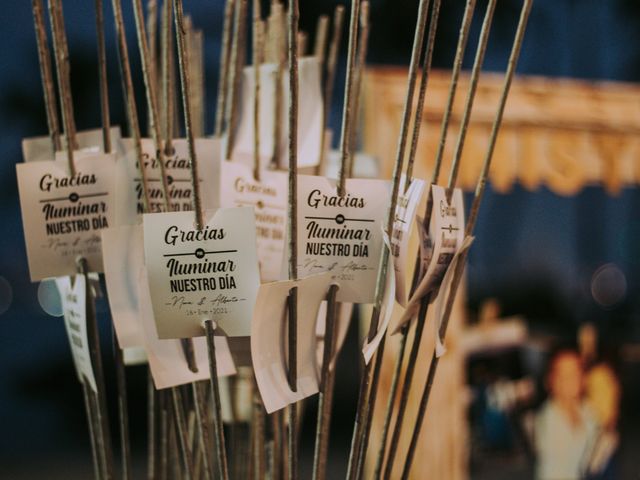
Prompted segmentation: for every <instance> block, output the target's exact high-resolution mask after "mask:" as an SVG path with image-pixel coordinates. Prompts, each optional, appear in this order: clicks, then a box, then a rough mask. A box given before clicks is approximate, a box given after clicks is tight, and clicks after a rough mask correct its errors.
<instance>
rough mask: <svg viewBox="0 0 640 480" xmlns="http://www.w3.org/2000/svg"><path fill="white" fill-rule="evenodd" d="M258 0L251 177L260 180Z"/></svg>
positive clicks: (260, 41) (255, 9)
mask: <svg viewBox="0 0 640 480" xmlns="http://www.w3.org/2000/svg"><path fill="white" fill-rule="evenodd" d="M262 44H263V38H262V15H261V13H260V0H253V82H254V85H253V178H254V179H255V180H256V181H258V182H259V181H260V66H261V64H262Z"/></svg>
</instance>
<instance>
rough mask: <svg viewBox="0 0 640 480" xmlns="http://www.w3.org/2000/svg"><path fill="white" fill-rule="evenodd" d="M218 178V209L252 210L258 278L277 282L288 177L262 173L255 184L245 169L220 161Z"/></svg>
mask: <svg viewBox="0 0 640 480" xmlns="http://www.w3.org/2000/svg"><path fill="white" fill-rule="evenodd" d="M220 179H221V182H220V206H221V207H247V206H250V207H253V208H254V209H255V217H256V235H257V240H258V260H259V262H260V278H261V280H262V281H263V282H272V281H275V280H278V279H279V277H280V270H281V266H282V257H283V254H284V250H285V243H284V237H285V233H286V228H287V194H288V184H287V174H286V173H284V172H277V171H267V170H265V171H263V172H261V173H260V182H257V181H256V180H255V179H254V178H253V173H252V171H251V170H250V169H249V168H248V167H247V166H245V165H243V164H240V163H235V162H222V167H221V175H220Z"/></svg>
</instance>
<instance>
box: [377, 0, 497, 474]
mask: <svg viewBox="0 0 640 480" xmlns="http://www.w3.org/2000/svg"><path fill="white" fill-rule="evenodd" d="M495 3H496V2H495V0H490V1H489V4H488V6H487V10H486V14H485V18H484V21H483V24H482V29H481V32H480V40H479V42H478V48H477V51H476V56H475V60H474V65H473V69H472V81H471V86H470V88H469V92H468V94H467V100H466V102H465V107H464V119H465V122H464V123H463V125H462V126H461V129H460V133H459V136H458V142H457V146H456V152H458V153H457V154H456V156H455V158H454V166H453V167H452V170H455V169H456V168H457V164H458V163H459V161H460V155H459V152H461V151H462V146H463V145H464V140H465V132H466V128H467V125H468V121H469V118H470V116H471V110H472V108H473V100H474V98H475V93H476V86H477V82H478V78H479V76H480V71H481V69H482V63H483V60H484V53H485V51H486V46H487V41H488V38H489V32H490V30H491V22H492V19H493V13H494V11H495ZM467 18H468V17H466V18H465V20H466V19H467ZM463 29H466V30H463V31H462V32H461V37H462V36H468V29H469V26H468V23H467V22H466V21H463ZM461 56H462V54H461ZM453 186H454V185H451V188H453ZM430 213H431V212H429V216H430ZM429 299H430V297H429V298H423V299H422V300H421V302H420V308H419V311H418V318H417V322H416V331H415V336H414V339H413V345H412V347H411V352H410V354H409V360H408V364H407V371H406V374H405V380H404V384H403V388H402V394H401V397H400V404H399V406H398V413H397V416H396V425H395V428H394V430H393V435H392V437H391V443H390V445H389V454H388V459H387V465H386V468H385V476H389V475H391V471H392V469H393V463H394V460H395V456H396V454H397V450H398V444H399V440H400V434H401V431H402V427H403V422H404V415H405V412H406V406H407V403H408V400H409V392H410V389H411V385H412V382H413V375H414V371H415V365H416V362H417V358H418V353H419V350H420V345H421V339H422V332H423V329H424V325H425V322H426V315H427V310H428V305H429Z"/></svg>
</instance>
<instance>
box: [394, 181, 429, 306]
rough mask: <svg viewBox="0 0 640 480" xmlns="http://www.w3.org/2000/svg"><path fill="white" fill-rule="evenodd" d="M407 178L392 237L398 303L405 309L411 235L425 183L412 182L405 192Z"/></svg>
mask: <svg viewBox="0 0 640 480" xmlns="http://www.w3.org/2000/svg"><path fill="white" fill-rule="evenodd" d="M405 183H406V177H405V176H404V175H403V176H402V178H401V179H400V192H404V193H403V194H402V195H399V196H398V204H397V206H396V219H395V221H394V223H393V235H391V254H392V255H393V267H394V269H395V274H396V301H397V302H398V303H399V304H400V305H402V306H403V307H404V306H406V304H407V300H408V298H407V296H408V294H409V292H408V291H407V286H406V284H405V282H406V277H407V266H408V259H407V253H408V250H409V234H410V232H411V226H412V224H413V218H414V216H415V214H416V209H417V208H418V205H419V204H420V200H421V199H422V193H423V192H424V187H425V182H424V180H420V179H418V178H414V179H412V180H411V184H410V185H409V189H408V190H407V191H406V192H405Z"/></svg>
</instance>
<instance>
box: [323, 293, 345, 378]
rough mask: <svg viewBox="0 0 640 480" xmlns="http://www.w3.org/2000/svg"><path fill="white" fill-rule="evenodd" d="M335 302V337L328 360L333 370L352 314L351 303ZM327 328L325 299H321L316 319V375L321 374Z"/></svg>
mask: <svg viewBox="0 0 640 480" xmlns="http://www.w3.org/2000/svg"><path fill="white" fill-rule="evenodd" d="M336 303H337V310H338V311H337V315H336V322H337V326H336V328H335V331H336V338H335V345H334V350H333V355H332V357H331V361H330V362H329V368H330V369H331V370H333V367H334V366H335V362H336V358H337V357H338V353H340V350H342V345H343V344H344V340H345V339H346V338H347V332H348V330H349V324H350V322H351V316H352V314H353V303H340V302H336ZM326 328H327V301H326V300H325V301H323V302H322V303H320V308H319V309H318V319H317V320H316V338H317V342H318V343H317V348H316V356H317V361H318V368H319V370H318V377H320V374H321V368H322V359H323V357H324V339H325V334H326Z"/></svg>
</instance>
